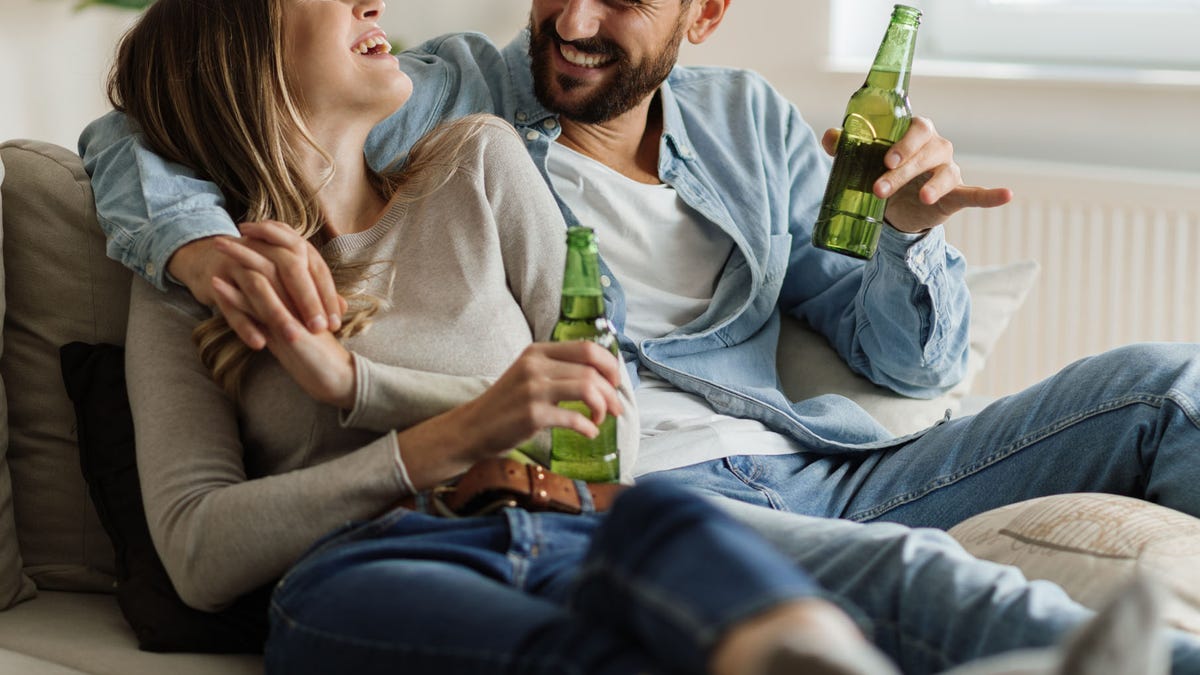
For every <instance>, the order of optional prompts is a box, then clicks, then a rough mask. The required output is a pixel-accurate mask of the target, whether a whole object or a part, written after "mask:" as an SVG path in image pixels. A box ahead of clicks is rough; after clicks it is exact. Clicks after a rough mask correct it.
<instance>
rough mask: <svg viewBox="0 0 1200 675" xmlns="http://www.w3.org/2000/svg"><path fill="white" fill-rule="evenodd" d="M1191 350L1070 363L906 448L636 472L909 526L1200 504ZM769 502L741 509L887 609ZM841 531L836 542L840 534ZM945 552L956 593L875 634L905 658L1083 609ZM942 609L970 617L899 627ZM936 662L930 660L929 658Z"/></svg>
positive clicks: (966, 652) (1188, 647)
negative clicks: (1050, 511)
mask: <svg viewBox="0 0 1200 675" xmlns="http://www.w3.org/2000/svg"><path fill="white" fill-rule="evenodd" d="M1198 357H1200V347H1198V346H1197V345H1190V344H1188V345H1185V344H1144V345H1134V346H1130V347H1125V348H1121V349H1117V350H1114V351H1111V352H1107V353H1105V354H1101V355H1099V356H1096V357H1092V358H1089V359H1084V360H1082V361H1079V362H1076V363H1074V364H1072V365H1070V366H1068V367H1067V368H1065V369H1063V370H1062V371H1061V372H1060V373H1059V374H1057V375H1055V376H1054V377H1052V378H1050V379H1048V380H1045V381H1043V382H1041V383H1039V384H1037V385H1034V386H1033V387H1030V388H1029V389H1026V390H1025V391H1023V392H1020V393H1018V394H1015V395H1013V396H1009V397H1006V398H1003V399H1001V400H999V401H997V402H996V403H994V404H992V405H991V406H989V407H988V408H987V409H985V410H983V411H982V412H980V413H979V414H978V415H975V416H973V417H965V418H960V419H955V420H951V421H949V422H946V423H944V424H941V425H939V426H937V427H935V428H933V429H931V430H930V431H929V432H927V433H926V434H924V435H923V436H921V437H919V438H917V439H916V440H913V441H911V442H909V443H907V444H905V445H903V446H900V447H896V448H892V449H889V450H884V451H879V452H877V453H872V454H865V455H845V456H828V455H820V454H816V453H797V454H793V455H771V456H762V455H758V456H756V455H754V454H753V449H752V448H746V449H745V452H746V454H742V455H734V456H730V457H727V458H726V459H723V460H715V461H712V462H705V463H702V464H697V465H693V466H688V467H682V468H679V469H674V470H670V471H663V472H659V473H656V474H650V475H647V476H643V477H642V478H641V479H640V480H641V481H642V482H643V483H653V482H657V481H659V480H662V481H669V482H672V483H675V484H678V485H687V486H689V487H691V488H694V489H698V490H700V491H702V492H705V493H711V494H716V495H721V496H723V497H727V498H729V499H732V500H736V501H737V502H743V503H746V504H753V505H759V506H765V507H768V508H770V509H776V510H778V511H786V512H791V513H792V514H809V515H813V516H822V517H836V518H845V519H849V520H855V521H893V522H896V523H902V524H905V525H909V526H914V527H917V526H928V527H936V528H949V527H952V526H953V525H955V524H956V523H959V522H961V521H963V520H965V519H967V518H969V517H971V516H973V515H975V514H978V513H981V512H983V511H987V510H989V509H992V508H996V507H999V506H1003V505H1006V504H1011V503H1014V502H1017V501H1021V500H1024V499H1031V498H1034V497H1041V496H1046V495H1051V494H1060V493H1067V492H1108V493H1113V494H1121V495H1128V496H1134V497H1140V498H1144V499H1148V500H1151V501H1154V502H1157V503H1160V504H1163V505H1166V506H1169V507H1172V508H1175V509H1177V510H1180V511H1183V512H1186V513H1189V514H1192V515H1195V516H1200V407H1198V406H1197V404H1196V401H1195V398H1194V397H1195V396H1197V395H1200V358H1198ZM764 511H765V510H763V511H760V510H751V511H747V512H745V513H744V514H742V516H743V518H744V519H745V520H746V522H748V523H750V524H752V525H755V526H756V527H759V528H760V529H761V530H763V531H764V534H767V536H768V539H770V540H772V541H773V542H774V543H776V545H778V546H782V547H785V548H786V549H787V552H788V553H790V554H792V556H793V557H794V558H795V559H796V560H797V562H798V563H800V564H801V565H802V566H803V567H805V569H806V570H807V571H809V572H810V573H811V574H813V576H814V577H815V578H816V579H817V581H818V582H819V583H821V584H822V586H823V587H825V588H827V589H829V590H830V591H832V592H834V593H844V594H846V597H847V598H848V599H849V600H850V601H851V602H853V603H854V604H855V605H857V606H858V607H860V608H862V609H863V610H864V611H866V612H868V613H872V614H875V615H880V614H885V613H886V611H887V609H888V608H887V606H886V603H885V605H884V606H882V607H880V606H873V605H872V604H871V600H870V598H869V597H868V598H864V597H863V593H864V589H863V588H857V587H855V585H854V580H853V579H846V578H842V581H841V583H840V584H839V583H838V578H839V577H838V576H837V574H836V573H834V574H828V573H825V572H824V571H823V570H822V569H821V567H819V566H820V565H824V564H827V563H826V562H824V561H825V560H828V558H826V557H823V556H827V555H828V553H820V552H818V553H816V554H815V557H814V555H813V554H812V551H813V547H812V540H813V536H814V535H813V531H812V526H803V527H802V526H801V525H799V524H796V525H795V528H794V529H795V530H796V531H794V532H792V533H791V534H787V532H786V530H787V529H788V525H787V521H786V520H785V521H772V518H771V517H768V516H766V515H765V513H764ZM781 515H782V514H781ZM818 522H821V521H818ZM878 524H880V525H882V523H878ZM771 530H774V532H773V533H772V532H771ZM789 537H794V539H795V541H794V545H789V543H788V539H789ZM947 544H948V543H947ZM846 545H847V544H846V543H845V542H840V543H839V542H835V543H834V545H833V546H832V548H833V549H834V550H838V549H841V548H844V547H846ZM892 555H893V557H896V558H897V561H896V563H895V565H896V566H897V567H900V566H902V565H903V563H901V562H900V561H899V559H900V558H901V556H900V555H899V554H898V553H893V554H892ZM853 559H855V556H854V555H852V554H848V555H847V556H843V558H836V559H833V560H834V561H835V562H833V563H828V564H832V565H835V566H838V567H841V569H842V570H852V569H854V568H853V567H852V566H851V561H852V560H853ZM943 563H944V564H943V565H942V567H943V569H944V571H943V573H944V574H947V575H950V576H949V577H948V578H949V579H951V583H950V584H949V586H948V587H947V589H946V592H947V595H943V596H930V597H927V599H926V600H925V602H926V603H931V606H930V607H929V610H930V612H931V615H930V616H929V617H925V618H920V617H919V618H917V619H915V620H913V621H912V622H909V623H906V624H905V625H901V626H898V627H897V628H898V629H899V631H900V632H898V633H896V634H895V635H893V636H891V637H889V636H887V635H886V631H887V629H888V628H887V626H884V627H883V629H884V633H883V634H877V635H876V636H875V637H876V640H877V642H879V644H880V646H881V648H883V649H884V651H885V652H887V653H889V654H891V655H892V656H893V658H895V659H897V661H898V662H899V663H900V664H901V666H902V667H904V668H905V671H906V672H936V669H934V670H928V669H927V668H926V667H925V666H920V664H917V663H913V662H911V661H909V660H908V659H912V658H914V657H915V656H916V653H915V652H913V651H911V650H906V648H905V643H906V642H909V641H913V640H920V641H925V642H926V643H927V644H928V645H931V646H933V647H934V651H938V652H941V655H940V656H937V655H932V654H931V659H932V660H936V659H938V658H944V659H945V660H946V662H947V663H952V662H962V661H964V660H970V658H973V657H974V656H982V655H983V654H984V653H995V651H1002V650H1003V649H995V647H1000V646H1002V644H1003V643H1011V646H1010V647H1009V648H1012V647H1015V646H1020V645H1024V646H1037V645H1036V643H1038V642H1039V641H1043V640H1042V638H1039V636H1038V635H1037V634H1036V633H1037V631H1039V630H1042V629H1043V628H1044V629H1045V630H1046V631H1047V632H1046V635H1047V636H1053V638H1052V639H1058V636H1061V634H1062V632H1061V631H1062V630H1063V624H1072V623H1078V621H1080V620H1081V619H1080V614H1079V612H1080V610H1079V608H1078V607H1077V606H1075V605H1074V603H1072V602H1071V601H1070V600H1068V599H1067V598H1066V597H1065V596H1061V597H1055V594H1054V593H1052V592H1051V591H1050V590H1049V589H1046V588H1042V587H1039V585H1038V584H1037V583H1034V584H1025V583H1024V582H1021V581H1014V580H1011V579H1006V578H1004V575H1003V574H1002V573H1000V572H998V571H996V570H994V569H989V566H988V564H987V563H981V562H977V563H958V564H949V563H948V562H946V561H943ZM908 568H909V573H910V574H909V577H908V578H905V579H904V580H903V582H902V583H900V584H899V585H897V586H885V585H883V584H880V585H879V587H880V588H899V589H902V590H903V591H904V592H912V591H913V590H914V589H917V588H921V587H922V584H921V582H920V580H919V579H917V578H914V576H919V574H921V573H922V572H919V571H918V569H919V568H914V567H912V566H911V565H909V566H908ZM926 571H928V570H926ZM894 572H895V573H896V574H904V573H902V572H899V571H894ZM989 579H990V581H989ZM989 584H992V585H995V586H996V587H998V588H1008V589H1010V591H1011V590H1015V591H1016V592H1017V593H1018V596H1017V598H1016V600H1017V603H1016V605H1015V606H1002V607H995V606H989V603H988V602H981V598H980V596H978V595H976V594H975V593H978V592H983V590H984V589H986V588H988V586H989ZM1022 589H1023V590H1022ZM1005 592H1006V593H1007V592H1009V591H1005ZM866 593H867V595H869V594H870V591H866ZM1025 595H1027V596H1028V597H1022V596H1025ZM917 604H920V603H917ZM910 609H911V608H910ZM997 610H999V612H1000V613H999V614H996V612H997ZM937 612H950V613H952V614H957V615H959V616H960V617H961V619H962V620H961V624H960V628H965V627H966V626H974V627H975V628H973V629H972V630H971V631H970V632H969V633H968V632H967V631H965V630H961V631H960V630H955V631H953V633H952V634H949V635H943V636H939V635H938V634H937V633H936V632H935V631H929V630H921V631H917V634H916V635H908V636H905V635H904V634H903V632H904V631H908V630H910V629H912V628H913V627H914V626H922V625H926V624H923V623H922V622H923V621H933V620H934V619H936V617H935V616H933V614H936V613H937ZM1023 614H1033V615H1037V616H1026V617H1023V616H1022V615H1023ZM989 617H990V618H989ZM1029 619H1033V621H1032V623H1029V622H1028V621H1029ZM988 621H992V622H993V625H992V626H991V628H989V629H988V630H989V632H988V633H986V634H983V633H980V632H979V630H978V629H979V628H980V627H987V626H988V623H987V622H988ZM928 625H929V626H932V625H933V624H928ZM993 630H994V631H995V632H994V633H993V632H991V631H993ZM960 633H961V634H960ZM981 635H982V636H983V639H982V642H980V643H978V644H976V645H974V647H975V648H978V649H979V650H982V651H981V652H980V653H975V654H973V653H972V649H973V647H972V646H971V644H970V642H971V640H972V639H977V638H979V636H981ZM888 640H893V641H894V644H891V645H889V644H888ZM993 641H995V642H997V643H999V644H996V645H993V644H992V642H993ZM993 650H995V651H993ZM932 660H931V661H930V662H929V663H927V664H926V665H927V666H932V665H933V664H932ZM1175 666H1176V671H1177V672H1195V673H1200V648H1198V647H1197V641H1196V640H1195V639H1194V638H1189V637H1185V636H1176V638H1175Z"/></svg>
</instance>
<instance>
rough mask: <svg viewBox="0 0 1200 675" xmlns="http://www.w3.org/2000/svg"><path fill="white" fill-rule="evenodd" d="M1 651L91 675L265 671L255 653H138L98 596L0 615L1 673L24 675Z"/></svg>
mask: <svg viewBox="0 0 1200 675" xmlns="http://www.w3.org/2000/svg"><path fill="white" fill-rule="evenodd" d="M3 650H8V651H10V652H16V653H18V654H24V655H26V656H28V657H32V658H35V659H38V660H40V661H45V662H49V663H50V664H57V665H58V666H61V667H63V668H73V669H76V670H80V671H83V672H86V673H90V674H92V675H163V673H168V674H169V675H213V674H214V673H220V674H221V675H251V674H252V673H259V674H261V673H262V671H263V665H262V657H261V656H258V655H253V654H157V653H152V652H143V651H139V650H138V648H137V641H136V640H135V639H134V636H133V632H132V631H130V630H129V626H128V625H127V624H126V623H125V619H124V618H123V617H122V616H121V611H120V609H119V608H118V607H117V601H116V599H114V598H113V596H111V595H103V594H97V593H60V592H55V591H44V592H42V593H39V594H38V597H37V599H35V600H33V601H32V602H26V603H22V604H20V605H17V606H16V607H13V608H12V609H10V610H8V611H7V612H0V673H10V672H12V673H25V672H27V671H23V670H22V671H9V670H5V669H4V667H3V664H4V659H3ZM31 672H32V673H39V672H40V671H38V670H33V671H31ZM46 672H47V673H58V672H60V671H57V670H49V669H48V670H46ZM65 672H70V671H69V670H68V671H65Z"/></svg>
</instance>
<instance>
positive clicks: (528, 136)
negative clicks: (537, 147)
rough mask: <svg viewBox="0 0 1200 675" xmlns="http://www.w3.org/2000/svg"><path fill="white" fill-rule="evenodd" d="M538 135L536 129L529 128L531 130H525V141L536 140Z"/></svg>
mask: <svg viewBox="0 0 1200 675" xmlns="http://www.w3.org/2000/svg"><path fill="white" fill-rule="evenodd" d="M540 135H541V134H539V133H538V132H536V131H533V130H532V129H531V130H529V131H527V132H525V140H527V141H536V140H537V139H538V136H540Z"/></svg>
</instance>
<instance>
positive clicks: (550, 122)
mask: <svg viewBox="0 0 1200 675" xmlns="http://www.w3.org/2000/svg"><path fill="white" fill-rule="evenodd" d="M543 126H545V127H546V128H547V129H554V128H556V127H557V126H558V122H557V121H556V120H546V121H545V122H544V123H543Z"/></svg>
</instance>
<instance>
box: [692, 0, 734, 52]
mask: <svg viewBox="0 0 1200 675" xmlns="http://www.w3.org/2000/svg"><path fill="white" fill-rule="evenodd" d="M692 2H693V3H695V6H694V7H691V8H689V9H688V11H689V12H692V13H693V18H692V20H691V23H690V24H689V26H688V32H687V38H688V42H691V43H692V44H694V45H698V44H700V43H701V42H704V41H705V40H707V39H708V38H709V37H710V36H712V34H713V32H714V31H716V30H717V26H719V25H721V20H722V19H724V18H725V12H726V11H727V10H728V9H729V3H731V2H733V0H692Z"/></svg>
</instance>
